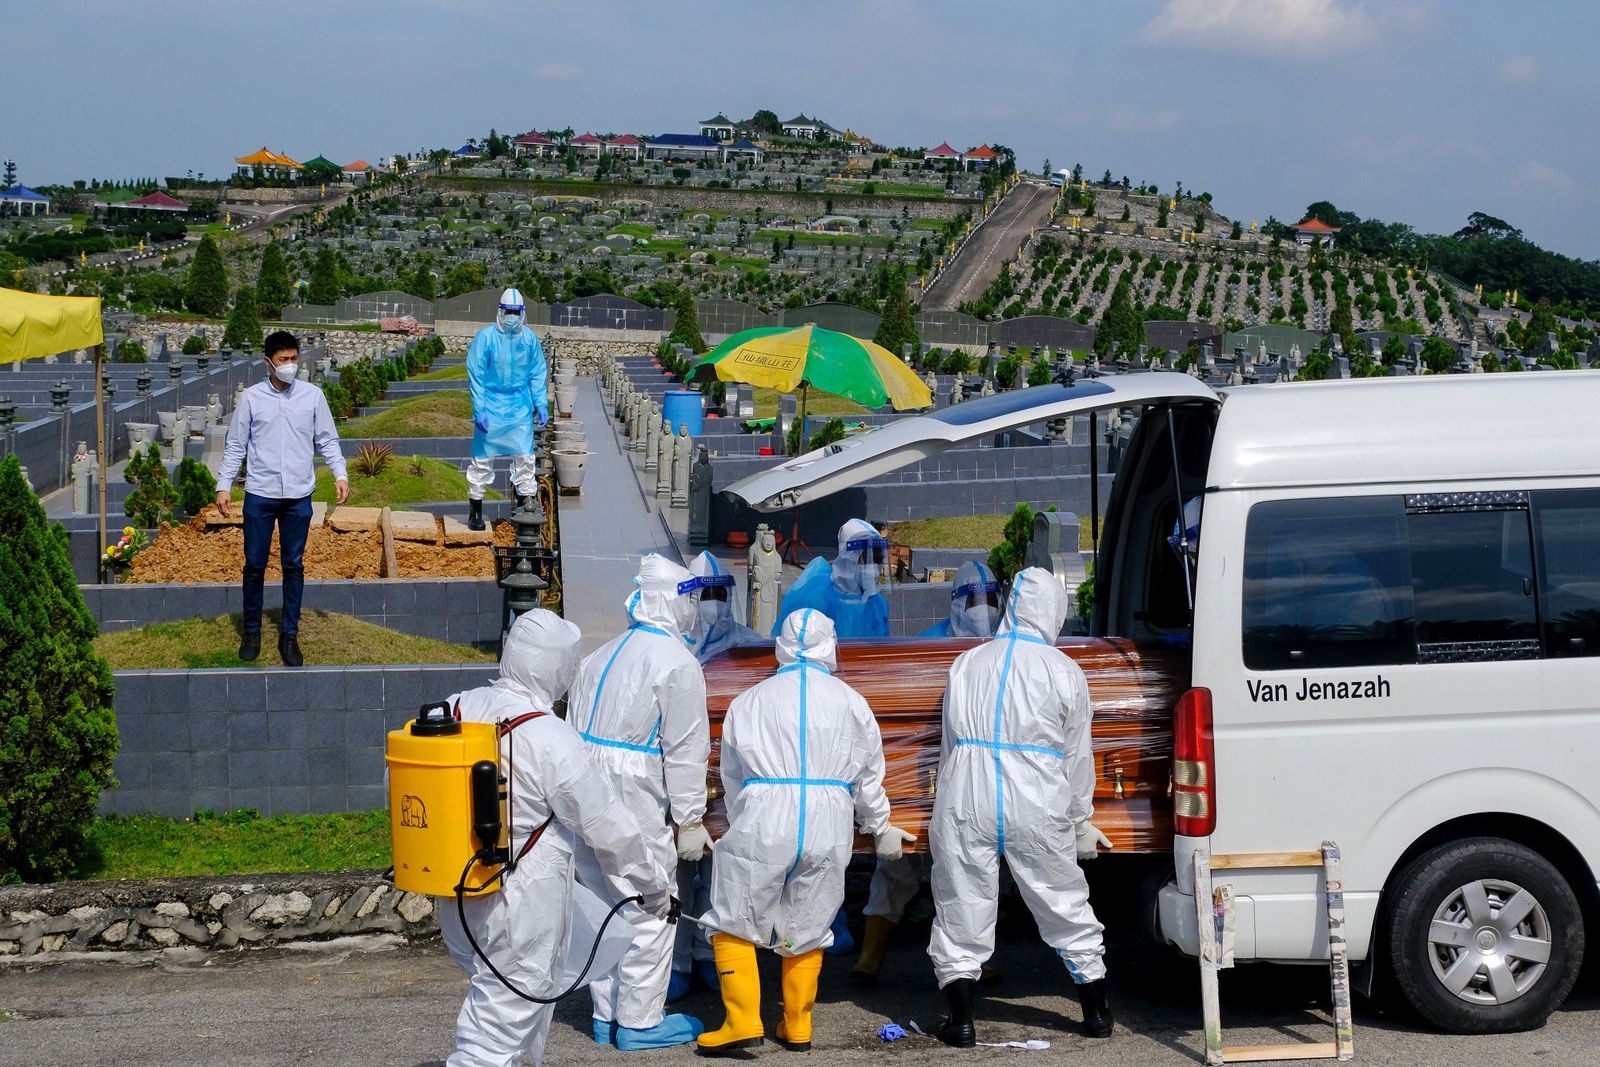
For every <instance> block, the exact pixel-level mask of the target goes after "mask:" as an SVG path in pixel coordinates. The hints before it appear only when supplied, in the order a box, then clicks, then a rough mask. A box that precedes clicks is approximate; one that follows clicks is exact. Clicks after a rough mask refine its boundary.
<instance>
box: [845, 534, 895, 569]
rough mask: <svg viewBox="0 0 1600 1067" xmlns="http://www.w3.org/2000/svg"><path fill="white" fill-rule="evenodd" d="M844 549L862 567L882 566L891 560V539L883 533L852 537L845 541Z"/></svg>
mask: <svg viewBox="0 0 1600 1067" xmlns="http://www.w3.org/2000/svg"><path fill="white" fill-rule="evenodd" d="M844 550H845V552H846V553H849V554H850V557H851V559H852V560H853V561H854V562H855V564H856V565H857V566H860V567H873V568H881V567H882V566H883V565H884V564H886V563H888V562H889V539H888V538H887V537H884V536H882V535H881V534H864V535H862V536H860V537H852V538H850V540H848V541H846V542H845V543H844Z"/></svg>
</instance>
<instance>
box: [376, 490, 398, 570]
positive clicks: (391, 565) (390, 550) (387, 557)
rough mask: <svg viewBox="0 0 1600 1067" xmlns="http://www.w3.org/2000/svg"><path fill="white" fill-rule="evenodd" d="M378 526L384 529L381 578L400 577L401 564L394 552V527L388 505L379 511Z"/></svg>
mask: <svg viewBox="0 0 1600 1067" xmlns="http://www.w3.org/2000/svg"><path fill="white" fill-rule="evenodd" d="M378 528H379V529H380V530H382V531H383V569H382V571H380V572H379V575H378V576H379V577H380V578H398V577H400V564H399V562H398V561H397V560H396V559H395V554H394V527H393V526H392V525H391V524H390V512H389V509H388V507H385V508H384V509H383V510H382V511H380V512H378Z"/></svg>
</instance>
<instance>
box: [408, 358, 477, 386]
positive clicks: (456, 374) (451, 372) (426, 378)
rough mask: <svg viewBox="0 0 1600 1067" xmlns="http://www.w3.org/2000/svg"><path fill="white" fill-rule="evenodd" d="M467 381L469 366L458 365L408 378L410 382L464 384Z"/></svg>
mask: <svg viewBox="0 0 1600 1067" xmlns="http://www.w3.org/2000/svg"><path fill="white" fill-rule="evenodd" d="M466 380H467V365H466V364H465V363H457V364H454V365H453V366H449V367H440V368H439V369H438V370H430V371H424V372H423V373H421V374H413V375H412V376H411V377H409V378H407V379H406V381H408V382H464V381H466Z"/></svg>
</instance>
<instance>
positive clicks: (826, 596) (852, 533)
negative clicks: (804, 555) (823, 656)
mask: <svg viewBox="0 0 1600 1067" xmlns="http://www.w3.org/2000/svg"><path fill="white" fill-rule="evenodd" d="M888 558H889V540H888V538H886V537H884V536H883V535H882V534H880V533H879V532H878V531H877V529H876V528H875V527H874V526H873V525H872V524H871V523H870V522H867V521H866V520H865V519H851V520H850V521H848V522H846V523H845V524H844V525H843V526H841V527H839V552H838V554H837V555H836V556H834V557H833V562H832V563H829V562H828V561H827V560H825V559H823V558H822V557H820V556H819V557H817V558H816V559H814V560H812V561H811V562H810V563H808V564H807V565H806V569H805V570H804V571H802V572H801V574H800V577H798V578H796V579H795V580H794V585H792V586H790V587H789V592H788V593H786V594H785V595H784V598H783V606H782V607H781V608H780V609H779V611H778V617H779V618H784V619H786V618H788V617H789V616H790V615H792V614H793V613H794V612H796V611H799V610H800V609H802V608H812V609H814V610H816V611H820V612H822V613H823V614H824V615H826V616H828V618H830V619H832V620H833V624H834V626H835V627H836V628H837V631H838V634H839V636H840V637H845V638H849V637H888V636H889V602H888V601H887V600H885V599H884V596H883V594H882V593H880V592H878V571H879V570H880V569H881V568H882V567H883V565H884V563H886V562H887V561H888Z"/></svg>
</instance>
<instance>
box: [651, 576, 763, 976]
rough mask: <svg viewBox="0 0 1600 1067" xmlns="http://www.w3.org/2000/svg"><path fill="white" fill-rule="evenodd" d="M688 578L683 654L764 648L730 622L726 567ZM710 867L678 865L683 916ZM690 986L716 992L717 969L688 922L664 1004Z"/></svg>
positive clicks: (695, 906)
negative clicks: (690, 596) (691, 600)
mask: <svg viewBox="0 0 1600 1067" xmlns="http://www.w3.org/2000/svg"><path fill="white" fill-rule="evenodd" d="M689 572H690V573H691V574H693V575H694V576H695V578H697V579H698V580H699V582H700V612H699V616H698V618H697V619H696V620H695V624H694V626H693V628H691V629H690V631H689V634H688V640H689V648H690V650H691V651H693V652H694V654H695V656H696V657H698V658H699V660H700V662H701V663H705V662H707V661H709V660H710V659H712V658H713V657H714V656H716V655H718V654H719V653H721V652H722V651H723V650H724V649H727V648H732V647H733V646H735V645H749V644H758V645H769V646H770V644H771V642H770V639H769V638H765V637H762V636H761V635H760V634H758V633H756V632H755V631H754V630H752V629H750V627H748V626H746V625H744V624H743V623H741V622H740V621H739V620H738V619H737V618H735V617H734V599H735V596H736V594H737V592H738V587H737V583H736V582H735V580H734V577H733V575H732V574H730V573H728V571H727V569H726V567H725V566H724V565H723V564H721V563H719V562H718V561H717V557H716V556H713V555H712V554H711V553H710V552H702V553H700V554H699V555H698V556H696V557H695V558H694V559H692V560H690V561H689ZM711 864H712V859H711V856H710V855H709V854H708V855H707V856H706V857H705V858H704V859H702V860H699V861H697V862H680V863H679V864H678V899H679V900H680V901H681V902H682V903H683V912H684V914H685V915H688V916H691V917H694V918H699V917H700V916H701V915H703V914H705V910H706V908H707V906H708V905H709V903H710V894H711ZM696 984H699V985H703V986H705V987H707V988H709V989H713V990H714V989H717V988H718V982H717V965H716V963H715V961H714V959H713V954H712V951H711V942H710V940H709V939H708V938H707V937H706V933H705V930H704V928H703V927H701V926H699V925H698V924H696V923H692V922H682V923H679V924H678V934H677V939H676V941H675V942H674V944H673V950H672V978H671V980H670V981H669V982H668V984H667V1001H668V1003H671V1002H672V1001H674V1000H678V999H680V998H682V997H685V996H687V995H688V994H689V993H691V992H692V991H693V990H694V987H695V985H696Z"/></svg>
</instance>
